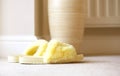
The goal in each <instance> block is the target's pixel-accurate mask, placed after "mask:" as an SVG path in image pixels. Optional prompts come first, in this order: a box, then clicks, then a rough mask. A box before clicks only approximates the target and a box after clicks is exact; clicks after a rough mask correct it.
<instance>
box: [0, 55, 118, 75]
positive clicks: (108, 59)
mask: <svg viewBox="0 0 120 76" xmlns="http://www.w3.org/2000/svg"><path fill="white" fill-rule="evenodd" d="M0 76H120V56H90V57H85V59H84V61H82V62H81V63H70V64H44V65H43V64H42V65H23V64H18V63H8V62H7V60H4V59H0Z"/></svg>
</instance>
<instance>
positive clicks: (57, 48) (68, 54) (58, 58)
mask: <svg viewBox="0 0 120 76" xmlns="http://www.w3.org/2000/svg"><path fill="white" fill-rule="evenodd" d="M76 58H77V59H79V58H78V56H77V53H76V50H75V48H74V47H73V46H72V45H70V44H66V43H63V42H60V41H57V40H51V41H50V42H49V43H48V47H47V49H46V52H45V55H44V63H64V62H73V61H74V62H75V61H76ZM80 60H81V59H80Z"/></svg>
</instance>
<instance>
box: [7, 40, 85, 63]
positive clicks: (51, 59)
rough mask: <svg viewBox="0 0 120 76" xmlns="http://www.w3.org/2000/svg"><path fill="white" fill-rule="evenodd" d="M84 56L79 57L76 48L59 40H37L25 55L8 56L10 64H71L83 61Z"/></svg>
mask: <svg viewBox="0 0 120 76" xmlns="http://www.w3.org/2000/svg"><path fill="white" fill-rule="evenodd" d="M83 57H84V56H83V54H79V55H77V53H76V50H75V48H74V46H72V45H70V44H67V43H63V42H61V41H58V40H50V41H49V42H48V41H46V40H37V41H36V42H34V43H33V44H32V45H31V46H30V47H28V48H27V49H26V50H25V51H24V54H23V55H18V56H8V62H18V63H23V64H44V63H48V64H49V63H70V62H80V61H81V60H83Z"/></svg>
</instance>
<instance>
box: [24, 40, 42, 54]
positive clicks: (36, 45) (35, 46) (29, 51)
mask: <svg viewBox="0 0 120 76" xmlns="http://www.w3.org/2000/svg"><path fill="white" fill-rule="evenodd" d="M41 42H43V40H37V41H36V42H34V43H33V44H32V45H31V46H30V47H28V48H27V49H26V50H25V51H24V55H28V56H33V55H34V54H35V53H36V51H37V49H38V48H39V46H40V44H41Z"/></svg>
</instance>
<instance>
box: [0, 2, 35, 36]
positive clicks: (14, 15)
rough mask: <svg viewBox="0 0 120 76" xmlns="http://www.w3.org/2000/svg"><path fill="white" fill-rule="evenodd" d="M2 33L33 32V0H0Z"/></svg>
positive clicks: (29, 33) (24, 33)
mask: <svg viewBox="0 0 120 76" xmlns="http://www.w3.org/2000/svg"><path fill="white" fill-rule="evenodd" d="M0 5H1V7H0V8H1V10H0V12H1V13H2V15H1V14H0V15H1V16H0V18H1V19H2V24H1V25H0V36H1V35H2V36H3V35H33V34H34V0H0Z"/></svg>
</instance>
